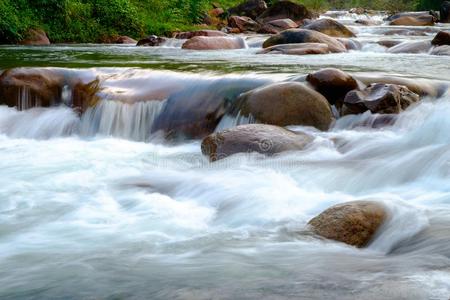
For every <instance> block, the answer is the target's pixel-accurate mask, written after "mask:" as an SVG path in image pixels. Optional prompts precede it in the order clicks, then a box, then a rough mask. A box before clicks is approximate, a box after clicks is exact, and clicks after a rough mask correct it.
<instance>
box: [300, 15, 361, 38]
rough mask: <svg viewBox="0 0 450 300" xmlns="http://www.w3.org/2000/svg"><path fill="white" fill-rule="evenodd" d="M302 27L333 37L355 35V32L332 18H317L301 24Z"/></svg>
mask: <svg viewBox="0 0 450 300" xmlns="http://www.w3.org/2000/svg"><path fill="white" fill-rule="evenodd" d="M303 28H305V29H309V30H315V31H318V32H322V33H324V34H326V35H329V36H334V37H355V34H354V33H353V32H352V31H351V30H350V29H348V28H347V27H346V26H345V25H342V24H341V23H339V22H337V21H335V20H333V19H318V20H315V21H313V22H311V23H309V24H308V25H306V26H303Z"/></svg>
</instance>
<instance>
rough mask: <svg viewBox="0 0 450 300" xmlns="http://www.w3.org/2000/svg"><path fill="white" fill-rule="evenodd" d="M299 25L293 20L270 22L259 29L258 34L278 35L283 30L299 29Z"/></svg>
mask: <svg viewBox="0 0 450 300" xmlns="http://www.w3.org/2000/svg"><path fill="white" fill-rule="evenodd" d="M297 27H298V24H297V23H295V22H294V21H292V20H291V19H280V20H273V21H270V22H268V23H266V24H264V25H263V26H261V28H260V29H259V31H258V33H271V34H278V33H280V32H281V31H283V30H286V29H292V28H297Z"/></svg>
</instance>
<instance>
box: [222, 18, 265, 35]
mask: <svg viewBox="0 0 450 300" xmlns="http://www.w3.org/2000/svg"><path fill="white" fill-rule="evenodd" d="M228 26H230V27H231V28H238V29H239V30H240V31H241V32H246V31H258V30H259V28H260V25H259V24H258V23H256V22H255V21H253V20H252V19H251V18H249V17H238V16H231V17H230V18H228Z"/></svg>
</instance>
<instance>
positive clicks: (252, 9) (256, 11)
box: [228, 0, 267, 19]
mask: <svg viewBox="0 0 450 300" xmlns="http://www.w3.org/2000/svg"><path fill="white" fill-rule="evenodd" d="M266 9H267V4H266V2H265V1H264V0H247V1H245V2H243V3H241V4H239V5H237V6H235V7H232V8H230V9H229V10H228V14H229V15H238V16H247V17H250V18H252V19H255V18H256V17H257V16H259V15H260V14H262V13H263V12H264V11H265V10H266Z"/></svg>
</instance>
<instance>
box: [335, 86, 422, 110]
mask: <svg viewBox="0 0 450 300" xmlns="http://www.w3.org/2000/svg"><path fill="white" fill-rule="evenodd" d="M419 100H420V97H419V95H417V94H415V93H413V92H411V91H410V90H409V89H408V88H407V87H406V86H400V85H394V84H383V83H376V84H372V85H370V86H368V87H367V88H366V89H364V90H362V91H356V90H354V91H351V92H349V93H348V94H347V96H346V97H345V99H344V106H343V108H342V113H343V114H360V113H363V112H365V111H368V110H370V111H371V112H372V113H380V114H398V113H400V112H401V111H403V110H404V109H406V108H407V107H408V106H410V105H411V104H413V103H415V102H417V101H419Z"/></svg>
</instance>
